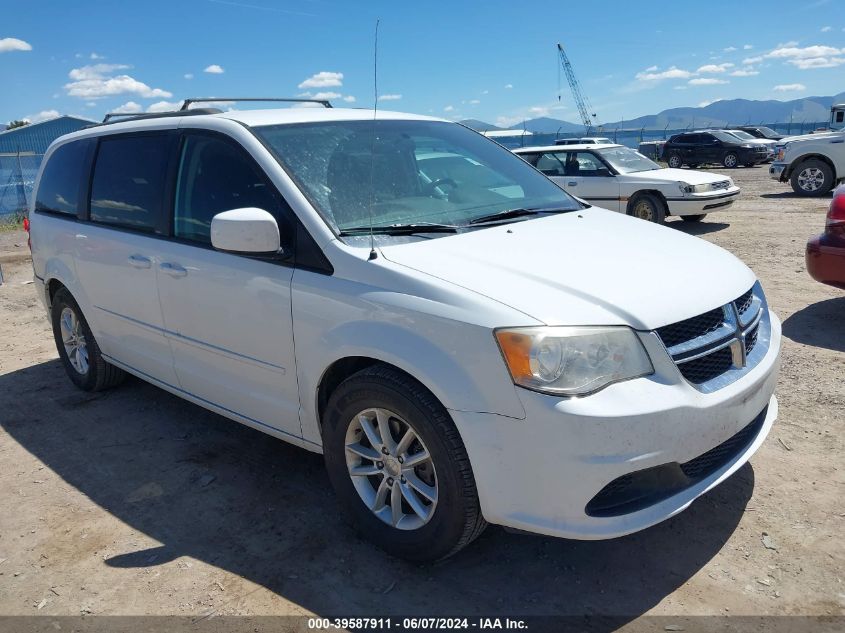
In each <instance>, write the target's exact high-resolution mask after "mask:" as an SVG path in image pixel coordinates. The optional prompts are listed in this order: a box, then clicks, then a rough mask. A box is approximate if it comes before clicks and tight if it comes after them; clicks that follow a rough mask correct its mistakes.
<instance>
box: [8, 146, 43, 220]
mask: <svg viewBox="0 0 845 633" xmlns="http://www.w3.org/2000/svg"><path fill="white" fill-rule="evenodd" d="M43 157H44V155H43V154H33V153H27V152H19V153H14V154H0V225H4V224H18V223H20V222H21V221H22V220H23V218H24V217H26V214H27V209H28V208H29V203H30V202H31V201H32V189H33V185H34V184H35V176H36V174H37V173H38V168H39V166H40V165H41V159H42V158H43Z"/></svg>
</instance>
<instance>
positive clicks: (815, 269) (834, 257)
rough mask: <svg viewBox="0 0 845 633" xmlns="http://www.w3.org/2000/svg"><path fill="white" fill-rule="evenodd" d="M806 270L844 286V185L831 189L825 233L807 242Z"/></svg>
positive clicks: (838, 285) (827, 280)
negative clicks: (831, 195)
mask: <svg viewBox="0 0 845 633" xmlns="http://www.w3.org/2000/svg"><path fill="white" fill-rule="evenodd" d="M807 270H808V271H809V273H810V276H811V277H812V278H813V279H815V280H816V281H820V282H822V283H823V284H829V285H831V286H836V287H837V288H842V289H843V290H845V185H842V186H841V187H839V188H838V189H837V190H836V191H834V192H833V200H831V202H830V209H829V210H828V212H827V221H826V222H825V227H824V233H822V234H821V235H817V236H816V237H812V238H810V241H809V242H807Z"/></svg>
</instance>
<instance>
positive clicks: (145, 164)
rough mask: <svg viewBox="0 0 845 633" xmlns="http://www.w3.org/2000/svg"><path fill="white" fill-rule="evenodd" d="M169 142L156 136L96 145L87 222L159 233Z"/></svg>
mask: <svg viewBox="0 0 845 633" xmlns="http://www.w3.org/2000/svg"><path fill="white" fill-rule="evenodd" d="M169 141H170V137H169V136H167V135H160V134H156V135H150V136H147V135H145V136H127V137H114V138H104V139H102V140H101V141H100V148H99V150H98V152H97V162H96V164H95V166H94V178H93V180H92V183H91V220H93V221H95V222H101V223H103V224H109V225H112V226H120V227H125V228H130V229H135V230H139V231H148V232H151V233H152V232H159V230H160V227H161V216H162V207H163V205H162V200H163V198H164V188H165V176H166V173H167V158H168V151H169V147H170V142H169Z"/></svg>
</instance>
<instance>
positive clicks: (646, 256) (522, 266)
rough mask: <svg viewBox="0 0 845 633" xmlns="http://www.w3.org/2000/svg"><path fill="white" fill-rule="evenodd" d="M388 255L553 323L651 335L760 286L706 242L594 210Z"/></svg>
mask: <svg viewBox="0 0 845 633" xmlns="http://www.w3.org/2000/svg"><path fill="white" fill-rule="evenodd" d="M381 252H382V255H383V256H384V257H385V258H386V259H387V260H388V261H391V262H394V263H397V264H401V265H403V266H407V267H409V268H413V269H415V270H418V271H421V272H424V273H427V274H429V275H432V276H434V277H438V278H440V279H443V280H446V281H449V282H451V283H453V284H456V285H458V286H461V287H463V288H466V289H468V290H471V291H473V292H476V293H479V294H481V295H484V296H487V297H489V298H491V299H494V300H496V301H498V302H500V303H503V304H505V305H508V306H510V307H512V308H514V309H515V310H518V311H520V312H522V313H524V314H526V315H528V316H530V317H532V318H533V319H536V320H538V321H541V322H543V323H545V324H547V325H630V326H632V327H634V328H636V329H640V330H651V329H654V328H657V327H661V326H663V325H667V324H669V323H674V322H675V321H680V320H682V319H685V318H689V317H691V316H695V315H697V314H701V313H703V312H707V311H708V310H712V309H713V308H715V307H717V306H720V305H724V304H726V303H729V302H730V301H732V300H734V299H736V298H737V297H739V296H740V295H741V294H743V293H744V292H746V291H747V290H748V289H749V288H751V286H752V285H753V284H754V281H755V276H754V273H752V272H751V270H749V269H748V267H747V266H745V264H743V263H742V262H741V261H739V260H738V259H737V258H736V257H734V256H733V255H731V254H730V253H728V252H727V251H725V250H723V249H721V248H719V247H717V246H714V245H713V244H710V243H709V242H706V241H705V240H702V239H699V238H697V237H692V236H689V235H686V234H684V233H682V232H681V231H679V230H677V229H673V228H670V227H664V226H656V225H654V224H651V223H649V222H645V221H643V220H639V219H635V218H631V217H629V216H624V215H621V214H619V213H615V212H613V211H607V210H604V209H598V208H595V207H593V208H590V209H584V210H582V211H574V212H570V213H564V214H561V215H554V216H542V217H538V218H532V219H530V220H525V221H521V222H513V223H510V224H505V225H500V226H494V227H489V228H486V229H479V230H476V231H470V232H467V233H461V234H458V235H450V236H445V237H440V238H436V239H428V240H420V241H418V242H412V243H404V244H396V245H390V246H382V247H381ZM507 325H513V324H508V323H503V324H502V326H507Z"/></svg>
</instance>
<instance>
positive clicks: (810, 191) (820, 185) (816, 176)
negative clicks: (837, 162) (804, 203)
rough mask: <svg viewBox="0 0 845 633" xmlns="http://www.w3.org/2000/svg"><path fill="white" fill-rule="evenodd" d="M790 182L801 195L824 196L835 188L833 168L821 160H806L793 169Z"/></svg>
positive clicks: (793, 188)
mask: <svg viewBox="0 0 845 633" xmlns="http://www.w3.org/2000/svg"><path fill="white" fill-rule="evenodd" d="M789 184H791V185H792V190H793V191H794V192H795V193H797V194H798V195H799V196H806V197H814V196H823V195H825V194H826V193H827V192H828V191H830V190H831V189H833V170H832V169H831V168H830V166H829V165H828V164H827V163H825V162H822V161H820V160H816V159H810V160H805V161H804V162H802V163H801V164H800V165H798V167H796V168H795V169H794V170H793V172H792V176H790V178H789Z"/></svg>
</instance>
